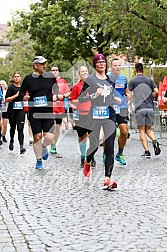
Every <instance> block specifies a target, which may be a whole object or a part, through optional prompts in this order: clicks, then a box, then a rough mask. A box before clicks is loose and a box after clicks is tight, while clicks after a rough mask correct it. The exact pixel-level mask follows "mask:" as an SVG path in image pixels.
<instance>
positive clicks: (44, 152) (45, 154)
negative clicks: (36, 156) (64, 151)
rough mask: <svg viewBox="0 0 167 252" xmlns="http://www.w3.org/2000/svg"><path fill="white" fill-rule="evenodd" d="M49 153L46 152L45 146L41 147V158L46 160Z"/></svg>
mask: <svg viewBox="0 0 167 252" xmlns="http://www.w3.org/2000/svg"><path fill="white" fill-rule="evenodd" d="M48 157H49V154H48V149H47V148H46V147H44V148H42V159H43V160H46V159H48Z"/></svg>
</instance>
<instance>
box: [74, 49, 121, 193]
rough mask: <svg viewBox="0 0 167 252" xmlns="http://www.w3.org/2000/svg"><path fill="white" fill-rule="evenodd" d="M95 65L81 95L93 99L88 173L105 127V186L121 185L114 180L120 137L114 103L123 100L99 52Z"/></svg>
mask: <svg viewBox="0 0 167 252" xmlns="http://www.w3.org/2000/svg"><path fill="white" fill-rule="evenodd" d="M93 65H94V68H95V69H96V73H95V74H91V75H90V76H88V78H87V79H86V80H85V82H84V86H83V88H82V93H81V95H80V97H79V98H78V102H80V103H83V102H86V101H91V109H90V111H89V115H88V118H89V121H88V122H89V124H90V129H91V131H92V132H91V133H90V135H89V140H90V146H89V148H88V150H87V156H86V160H85V163H84V175H85V176H87V177H89V176H90V172H91V170H90V168H91V160H92V158H93V156H94V155H95V153H96V152H97V150H98V146H99V133H100V129H101V127H102V128H103V130H104V136H105V145H106V162H105V179H104V189H113V188H116V187H117V183H116V182H115V181H111V180H110V177H111V174H112V170H113V166H114V141H115V136H116V125H115V122H116V115H115V110H114V109H113V107H112V104H113V101H114V99H115V100H118V102H120V99H117V98H116V97H115V98H114V96H113V93H114V86H115V84H114V83H113V82H112V81H111V80H110V78H109V77H108V76H106V58H105V56H104V55H103V54H96V55H95V56H94V58H93ZM88 94H89V95H88ZM76 102H77V100H76Z"/></svg>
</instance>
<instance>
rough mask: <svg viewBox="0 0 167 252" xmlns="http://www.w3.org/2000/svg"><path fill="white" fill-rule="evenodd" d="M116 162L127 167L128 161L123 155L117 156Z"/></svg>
mask: <svg viewBox="0 0 167 252" xmlns="http://www.w3.org/2000/svg"><path fill="white" fill-rule="evenodd" d="M115 160H116V161H118V162H119V164H120V165H126V161H125V158H124V155H123V154H120V155H119V154H117V155H116V156H115Z"/></svg>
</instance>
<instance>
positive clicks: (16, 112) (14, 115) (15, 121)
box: [8, 109, 25, 146]
mask: <svg viewBox="0 0 167 252" xmlns="http://www.w3.org/2000/svg"><path fill="white" fill-rule="evenodd" d="M8 118H9V124H10V141H11V142H12V143H13V142H14V135H15V130H16V125H17V132H18V140H19V144H20V146H21V145H23V141H24V132H23V131H24V122H25V112H24V109H9V110H8Z"/></svg>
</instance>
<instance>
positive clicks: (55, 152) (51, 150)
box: [49, 145, 57, 154]
mask: <svg viewBox="0 0 167 252" xmlns="http://www.w3.org/2000/svg"><path fill="white" fill-rule="evenodd" d="M49 153H51V154H57V150H56V147H55V146H53V145H51V148H50V151H49Z"/></svg>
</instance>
